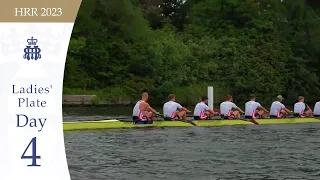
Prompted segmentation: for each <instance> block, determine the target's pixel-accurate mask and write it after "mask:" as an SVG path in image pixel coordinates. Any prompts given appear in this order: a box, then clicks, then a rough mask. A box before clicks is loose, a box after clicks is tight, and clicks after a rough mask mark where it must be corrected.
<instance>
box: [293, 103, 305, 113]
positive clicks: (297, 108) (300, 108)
mask: <svg viewBox="0 0 320 180" xmlns="http://www.w3.org/2000/svg"><path fill="white" fill-rule="evenodd" d="M305 109H306V104H305V103H303V102H297V103H295V104H294V107H293V112H294V113H297V114H303V113H304V111H305Z"/></svg>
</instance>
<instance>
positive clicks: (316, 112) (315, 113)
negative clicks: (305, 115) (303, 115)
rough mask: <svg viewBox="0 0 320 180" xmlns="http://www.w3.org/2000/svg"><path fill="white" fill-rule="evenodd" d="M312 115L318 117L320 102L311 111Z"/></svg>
mask: <svg viewBox="0 0 320 180" xmlns="http://www.w3.org/2000/svg"><path fill="white" fill-rule="evenodd" d="M313 114H314V115H320V101H319V102H317V103H316V105H315V106H314V110H313Z"/></svg>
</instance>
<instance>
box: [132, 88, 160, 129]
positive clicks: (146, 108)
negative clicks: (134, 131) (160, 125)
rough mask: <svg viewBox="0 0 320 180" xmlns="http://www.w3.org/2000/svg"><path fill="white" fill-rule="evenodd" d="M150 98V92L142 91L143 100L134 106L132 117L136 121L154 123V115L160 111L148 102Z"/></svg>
mask: <svg viewBox="0 0 320 180" xmlns="http://www.w3.org/2000/svg"><path fill="white" fill-rule="evenodd" d="M148 98H149V95H148V93H146V92H144V93H142V97H141V100H140V101H138V102H137V103H136V105H135V106H134V108H133V113H132V118H133V121H134V122H135V123H138V124H139V123H143V124H147V123H152V121H153V119H154V117H155V116H157V115H159V113H158V112H157V111H156V110H154V109H152V108H151V107H150V105H149V104H148V103H147V100H148Z"/></svg>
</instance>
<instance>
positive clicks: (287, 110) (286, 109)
mask: <svg viewBox="0 0 320 180" xmlns="http://www.w3.org/2000/svg"><path fill="white" fill-rule="evenodd" d="M283 109H284V110H285V111H286V112H287V113H291V112H292V111H290V110H289V109H288V108H286V107H284V108H283Z"/></svg>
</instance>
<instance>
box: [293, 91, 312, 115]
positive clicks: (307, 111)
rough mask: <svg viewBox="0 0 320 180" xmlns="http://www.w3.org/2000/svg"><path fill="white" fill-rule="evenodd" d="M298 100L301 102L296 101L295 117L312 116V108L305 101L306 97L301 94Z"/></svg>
mask: <svg viewBox="0 0 320 180" xmlns="http://www.w3.org/2000/svg"><path fill="white" fill-rule="evenodd" d="M298 101H299V102H297V103H295V104H294V107H293V111H294V116H295V117H306V116H311V115H312V110H311V108H310V107H309V106H308V105H307V104H306V103H304V97H303V96H299V97H298Z"/></svg>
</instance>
